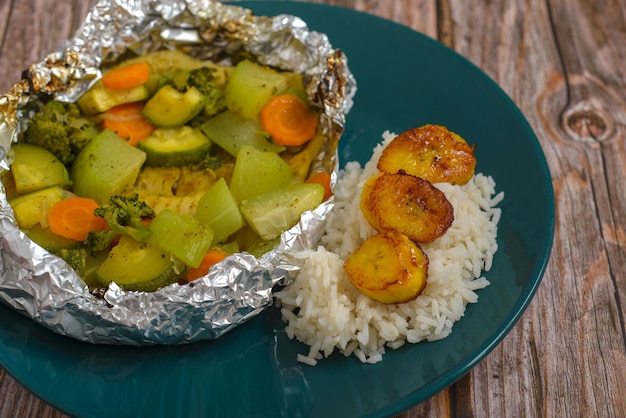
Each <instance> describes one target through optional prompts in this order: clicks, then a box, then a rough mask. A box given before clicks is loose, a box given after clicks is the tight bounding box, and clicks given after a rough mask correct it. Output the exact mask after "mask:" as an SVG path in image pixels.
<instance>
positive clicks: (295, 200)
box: [240, 183, 324, 240]
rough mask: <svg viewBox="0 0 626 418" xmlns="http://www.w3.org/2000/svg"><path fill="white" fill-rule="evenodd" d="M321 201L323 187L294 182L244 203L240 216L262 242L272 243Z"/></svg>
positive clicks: (315, 184) (322, 198)
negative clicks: (271, 241) (269, 241)
mask: <svg viewBox="0 0 626 418" xmlns="http://www.w3.org/2000/svg"><path fill="white" fill-rule="evenodd" d="M323 200H324V187H323V186H322V185H320V184H317V183H297V184H292V185H289V186H287V187H285V188H282V189H280V190H275V191H273V192H270V193H266V194H263V195H260V196H257V197H255V198H252V199H248V200H245V201H244V202H243V203H242V204H241V207H240V209H241V213H242V214H243V217H244V219H245V220H246V222H247V224H248V225H250V227H251V228H252V229H253V230H254V232H256V233H257V234H258V235H259V236H260V237H261V238H263V239H264V240H272V239H274V238H276V237H278V236H280V234H282V233H283V232H284V231H286V230H288V229H289V228H291V227H292V226H294V225H295V224H296V223H298V220H300V217H301V216H302V213H304V212H306V211H307V210H313V209H315V208H316V207H318V206H319V205H320V203H322V201H323Z"/></svg>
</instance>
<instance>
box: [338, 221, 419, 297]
mask: <svg viewBox="0 0 626 418" xmlns="http://www.w3.org/2000/svg"><path fill="white" fill-rule="evenodd" d="M344 271H345V273H346V276H347V277H348V279H349V280H350V281H351V282H352V284H354V286H355V287H356V288H357V289H359V290H360V291H361V292H362V293H363V294H364V295H366V296H368V297H369V298H371V299H374V300H376V301H378V302H382V303H387V304H392V303H403V302H408V301H410V300H413V299H415V298H416V297H417V296H418V295H419V294H420V293H421V292H422V291H423V290H424V288H425V287H426V276H427V273H428V256H427V255H426V254H425V253H424V251H422V249H421V248H420V247H419V245H417V244H416V243H414V242H413V241H411V240H410V239H409V238H408V237H407V236H406V235H403V234H400V233H399V232H390V233H386V234H375V235H373V236H371V237H370V238H368V239H366V240H365V241H363V243H362V244H361V245H360V246H359V248H357V249H356V251H355V252H354V253H353V254H352V255H351V256H350V257H348V259H347V260H346V262H345V263H344Z"/></svg>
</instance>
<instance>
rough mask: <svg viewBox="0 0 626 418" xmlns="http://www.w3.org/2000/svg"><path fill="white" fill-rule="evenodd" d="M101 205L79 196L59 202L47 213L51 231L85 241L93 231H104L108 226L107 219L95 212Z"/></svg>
mask: <svg viewBox="0 0 626 418" xmlns="http://www.w3.org/2000/svg"><path fill="white" fill-rule="evenodd" d="M99 207H100V206H99V205H98V203H97V202H96V201H95V200H93V199H89V198H86V197H78V196H72V197H70V198H68V199H64V200H61V201H59V202H57V203H56V204H54V205H53V206H52V208H50V211H48V215H47V219H48V227H49V228H50V232H52V233H53V234H57V235H59V236H62V237H65V238H70V239H74V240H76V241H84V240H85V239H86V238H87V235H89V233H90V232H91V231H102V230H104V229H106V228H107V223H106V221H105V220H104V219H102V218H100V217H99V216H97V215H96V213H95V212H96V209H98V208H99Z"/></svg>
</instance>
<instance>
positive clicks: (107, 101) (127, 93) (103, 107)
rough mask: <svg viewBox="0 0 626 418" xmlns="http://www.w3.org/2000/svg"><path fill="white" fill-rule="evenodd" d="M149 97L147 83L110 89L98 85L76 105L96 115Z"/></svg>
mask: <svg viewBox="0 0 626 418" xmlns="http://www.w3.org/2000/svg"><path fill="white" fill-rule="evenodd" d="M148 97H150V91H149V89H148V87H147V86H146V85H145V84H142V85H139V86H135V87H129V88H126V89H109V88H106V87H104V86H102V85H99V86H98V85H97V86H96V87H92V88H91V90H89V91H88V92H87V93H85V94H84V95H83V96H82V97H81V98H80V99H78V101H77V102H76V105H77V106H78V107H79V108H80V110H81V112H83V113H84V114H86V115H96V114H98V113H101V112H106V111H107V110H109V109H111V108H113V107H115V106H119V105H122V104H125V103H134V102H140V101H142V100H146V99H147V98H148Z"/></svg>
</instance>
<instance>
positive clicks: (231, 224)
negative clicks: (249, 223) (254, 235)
mask: <svg viewBox="0 0 626 418" xmlns="http://www.w3.org/2000/svg"><path fill="white" fill-rule="evenodd" d="M194 217H195V218H196V219H198V220H199V221H200V222H202V223H203V224H204V225H206V226H208V227H209V228H211V230H212V231H213V243H215V244H218V243H221V242H223V241H224V240H225V239H226V238H228V237H229V236H231V235H232V234H234V233H235V232H237V231H238V230H239V229H241V227H243V226H244V221H243V217H242V216H241V212H239V205H238V204H237V202H236V201H235V198H234V197H233V195H232V193H231V192H230V190H229V188H228V185H227V184H226V181H225V180H224V178H220V179H219V180H218V181H217V182H216V183H215V184H214V185H213V186H211V188H210V189H209V190H208V191H207V192H206V193H205V194H204V195H203V196H202V197H201V198H200V201H199V202H198V206H197V207H196V212H195V213H194Z"/></svg>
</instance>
